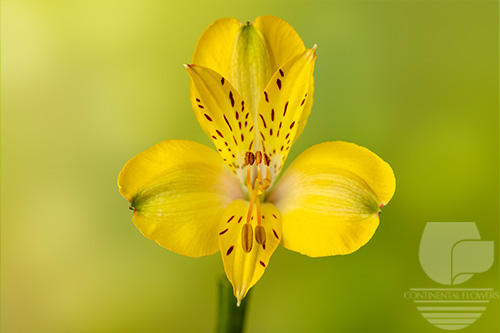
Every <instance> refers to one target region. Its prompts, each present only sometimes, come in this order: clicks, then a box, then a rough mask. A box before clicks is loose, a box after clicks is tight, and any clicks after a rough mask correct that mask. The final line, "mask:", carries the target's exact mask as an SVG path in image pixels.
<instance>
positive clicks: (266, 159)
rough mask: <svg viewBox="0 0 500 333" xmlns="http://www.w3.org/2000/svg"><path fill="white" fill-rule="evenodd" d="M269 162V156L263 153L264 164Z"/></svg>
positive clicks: (267, 164)
mask: <svg viewBox="0 0 500 333" xmlns="http://www.w3.org/2000/svg"><path fill="white" fill-rule="evenodd" d="M270 163H271V159H270V158H269V156H267V154H266V153H264V164H265V165H266V166H269V164H270Z"/></svg>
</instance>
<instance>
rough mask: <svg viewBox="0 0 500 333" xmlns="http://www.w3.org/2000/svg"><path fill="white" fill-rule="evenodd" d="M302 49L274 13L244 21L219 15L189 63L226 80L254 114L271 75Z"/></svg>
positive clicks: (289, 30) (296, 36) (292, 31)
mask: <svg viewBox="0 0 500 333" xmlns="http://www.w3.org/2000/svg"><path fill="white" fill-rule="evenodd" d="M304 50H305V47H304V44H303V42H302V40H301V39H300V37H299V36H298V34H297V33H296V32H295V30H294V29H293V28H292V27H291V26H290V25H289V24H288V23H286V22H285V21H283V20H282V19H280V18H277V17H275V16H269V15H266V16H261V17H259V18H257V19H256V20H255V21H254V22H253V23H250V22H247V23H246V24H243V23H240V22H238V20H236V19H232V18H223V19H220V20H217V21H215V22H214V23H212V24H211V25H210V26H209V27H208V28H207V29H206V30H205V32H204V33H203V35H202V36H201V37H200V39H199V41H198V43H197V44H196V49H195V52H194V55H193V63H194V64H197V65H201V66H204V67H207V68H210V69H212V70H214V71H216V72H217V73H219V74H221V75H222V76H223V77H224V78H225V79H227V80H229V81H230V82H231V83H232V84H233V86H234V87H235V88H236V90H237V91H238V92H239V93H240V95H241V96H243V98H244V99H245V101H246V102H247V104H248V105H247V106H248V107H249V108H250V110H252V112H253V113H254V115H255V113H256V112H255V111H256V108H257V105H258V103H259V100H260V97H261V94H262V91H263V90H264V88H265V87H266V85H267V83H268V82H269V79H270V78H271V76H272V74H273V73H274V72H275V71H276V70H277V69H278V67H279V66H282V65H283V64H284V63H285V62H286V61H287V60H289V59H290V58H291V57H293V56H295V55H297V54H300V53H301V52H303V51H304Z"/></svg>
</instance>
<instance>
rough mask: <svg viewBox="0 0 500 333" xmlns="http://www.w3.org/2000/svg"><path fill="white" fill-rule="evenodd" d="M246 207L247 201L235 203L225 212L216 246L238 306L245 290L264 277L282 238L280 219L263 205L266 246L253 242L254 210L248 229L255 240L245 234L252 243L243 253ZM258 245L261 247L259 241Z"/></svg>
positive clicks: (262, 213) (277, 213) (269, 208)
mask: <svg viewBox="0 0 500 333" xmlns="http://www.w3.org/2000/svg"><path fill="white" fill-rule="evenodd" d="M248 207H249V203H248V201H243V200H237V201H234V202H233V203H231V204H230V205H229V206H228V207H227V208H226V210H224V214H223V216H222V219H221V220H220V225H219V243H220V249H221V255H222V260H223V262H224V270H225V271H226V275H227V277H228V279H229V281H230V282H231V284H232V285H233V290H234V296H235V297H236V298H237V300H238V305H239V304H240V302H241V300H242V299H243V298H244V297H245V295H246V294H247V292H248V290H249V289H250V288H251V287H252V286H253V285H255V283H257V281H259V279H260V278H261V276H262V274H264V270H265V268H266V267H267V265H268V264H269V259H270V258H271V255H272V254H273V252H274V250H276V248H277V247H278V244H279V240H280V238H281V215H280V213H279V211H278V210H277V209H276V207H274V206H273V205H272V204H270V203H264V204H263V205H262V206H261V216H262V226H263V227H264V230H265V234H266V236H265V243H264V244H263V245H261V244H259V243H258V242H257V239H256V237H259V236H258V234H257V232H255V231H254V230H255V227H256V226H257V222H256V220H257V218H256V215H255V214H256V213H255V209H254V210H253V214H252V218H251V221H250V225H251V230H252V231H253V233H252V234H253V235H255V238H254V236H253V235H249V234H248V233H247V234H246V236H249V239H250V240H251V242H250V243H251V250H250V252H246V251H245V250H244V249H243V243H242V236H243V235H242V233H243V229H244V226H245V224H246V218H247V212H248ZM260 239H262V238H260ZM247 240H248V238H247ZM260 242H261V243H262V241H260Z"/></svg>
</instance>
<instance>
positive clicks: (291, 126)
mask: <svg viewBox="0 0 500 333" xmlns="http://www.w3.org/2000/svg"><path fill="white" fill-rule="evenodd" d="M293 125H295V121H294V122H293V123H292V124H291V125H290V129H292V128H293Z"/></svg>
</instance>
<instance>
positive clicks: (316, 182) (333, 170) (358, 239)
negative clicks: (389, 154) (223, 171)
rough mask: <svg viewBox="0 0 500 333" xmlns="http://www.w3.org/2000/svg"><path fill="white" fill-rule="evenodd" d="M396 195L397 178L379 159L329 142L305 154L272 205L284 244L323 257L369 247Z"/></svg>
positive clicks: (280, 185)
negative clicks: (381, 216) (381, 215)
mask: <svg viewBox="0 0 500 333" xmlns="http://www.w3.org/2000/svg"><path fill="white" fill-rule="evenodd" d="M394 191H395V178H394V173H393V171H392V169H391V167H390V166H389V164H387V163H386V162H384V161H383V160H382V159H381V158H380V157H378V156H377V155H375V154H374V153H372V152H371V151H369V150H368V149H366V148H363V147H360V146H357V145H355V144H352V143H347V142H328V143H323V144H319V145H316V146H313V147H311V148H309V149H308V150H306V151H305V152H304V153H302V154H301V155H300V156H299V157H298V158H297V159H296V160H295V161H294V162H293V163H292V164H291V165H290V167H289V168H288V169H287V170H286V172H285V173H284V175H283V177H282V179H281V180H280V182H279V183H278V184H277V186H276V188H275V190H274V191H273V193H271V195H270V196H269V199H268V201H270V202H273V203H274V204H275V205H276V207H277V208H278V209H279V211H280V212H281V214H282V216H283V239H282V242H281V244H282V245H283V246H284V247H286V248H288V249H290V250H294V251H297V252H300V253H302V254H305V255H308V256H311V257H321V256H329V255H337V254H348V253H352V252H354V251H356V250H358V249H359V248H360V247H361V246H363V245H364V244H366V243H367V242H368V241H369V240H370V239H371V237H372V236H373V234H374V233H375V230H376V229H377V226H378V224H379V217H378V215H379V212H380V209H381V207H383V206H385V205H386V204H387V203H388V202H389V200H390V199H391V198H392V196H393V194H394Z"/></svg>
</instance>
